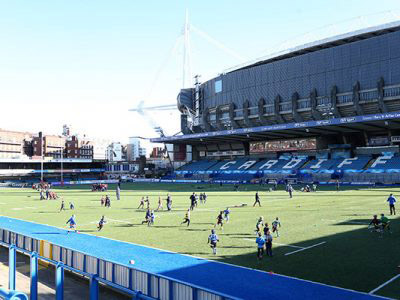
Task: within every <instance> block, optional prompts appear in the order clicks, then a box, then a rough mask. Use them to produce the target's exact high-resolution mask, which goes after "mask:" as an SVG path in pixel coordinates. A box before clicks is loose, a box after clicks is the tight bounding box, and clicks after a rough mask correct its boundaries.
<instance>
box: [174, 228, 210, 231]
mask: <svg viewBox="0 0 400 300" xmlns="http://www.w3.org/2000/svg"><path fill="white" fill-rule="evenodd" d="M181 230H186V231H209V229H195V228H182V229H181Z"/></svg>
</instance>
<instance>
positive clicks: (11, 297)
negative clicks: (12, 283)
mask: <svg viewBox="0 0 400 300" xmlns="http://www.w3.org/2000/svg"><path fill="white" fill-rule="evenodd" d="M0 299H4V300H28V296H27V295H26V294H24V293H21V292H18V291H9V290H5V289H2V288H0Z"/></svg>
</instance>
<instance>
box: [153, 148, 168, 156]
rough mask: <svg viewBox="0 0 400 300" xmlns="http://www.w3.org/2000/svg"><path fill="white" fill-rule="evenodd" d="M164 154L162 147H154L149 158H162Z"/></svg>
mask: <svg viewBox="0 0 400 300" xmlns="http://www.w3.org/2000/svg"><path fill="white" fill-rule="evenodd" d="M165 156H166V150H165V148H162V147H154V148H153V149H152V150H151V153H150V158H163V157H165Z"/></svg>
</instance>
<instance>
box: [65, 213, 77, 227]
mask: <svg viewBox="0 0 400 300" xmlns="http://www.w3.org/2000/svg"><path fill="white" fill-rule="evenodd" d="M68 223H69V228H70V229H74V230H75V231H76V220H75V215H72V216H71V218H69V220H68V221H67V223H66V224H68Z"/></svg>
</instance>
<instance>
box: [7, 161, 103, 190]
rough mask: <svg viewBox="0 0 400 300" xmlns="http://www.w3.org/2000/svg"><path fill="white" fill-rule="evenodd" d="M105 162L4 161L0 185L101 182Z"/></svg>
mask: <svg viewBox="0 0 400 300" xmlns="http://www.w3.org/2000/svg"><path fill="white" fill-rule="evenodd" d="M104 172H105V167H104V162H102V161H93V160H92V159H51V160H44V161H43V166H42V163H41V160H39V159H36V160H34V159H25V160H24V159H2V160H1V161H0V183H3V184H8V183H11V184H12V183H27V184H32V183H37V182H40V181H41V179H42V178H43V180H44V181H46V182H51V183H55V182H60V181H61V180H63V181H64V182H66V181H77V180H99V179H102V178H104Z"/></svg>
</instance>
